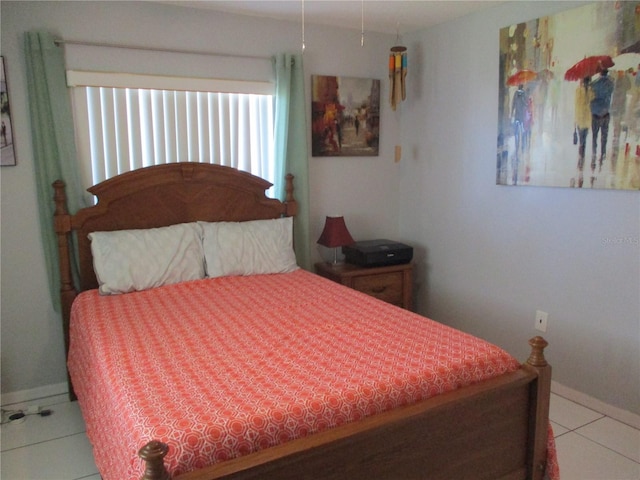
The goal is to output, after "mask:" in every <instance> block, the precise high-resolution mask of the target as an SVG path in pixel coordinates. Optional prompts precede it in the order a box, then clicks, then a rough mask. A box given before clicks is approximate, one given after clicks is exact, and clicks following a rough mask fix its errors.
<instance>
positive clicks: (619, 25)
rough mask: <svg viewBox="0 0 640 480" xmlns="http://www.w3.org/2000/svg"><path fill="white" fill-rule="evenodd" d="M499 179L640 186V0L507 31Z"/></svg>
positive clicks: (577, 10)
mask: <svg viewBox="0 0 640 480" xmlns="http://www.w3.org/2000/svg"><path fill="white" fill-rule="evenodd" d="M497 144H498V152H497V168H496V183H497V184H499V185H530V186H547V187H571V188H594V189H620V190H640V2H637V1H628V2H609V1H604V2H596V3H592V4H589V5H585V6H582V7H579V8H574V9H571V10H567V11H565V12H561V13H558V14H556V15H552V16H548V17H541V18H537V19H534V20H529V21H526V22H522V23H518V24H515V25H510V26H507V27H504V28H502V29H500V71H499V100H498V138H497Z"/></svg>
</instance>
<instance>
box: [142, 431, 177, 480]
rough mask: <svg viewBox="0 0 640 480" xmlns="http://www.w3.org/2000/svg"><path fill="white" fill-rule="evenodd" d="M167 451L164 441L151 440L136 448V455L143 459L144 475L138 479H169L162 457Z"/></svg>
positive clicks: (167, 447)
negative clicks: (138, 448)
mask: <svg viewBox="0 0 640 480" xmlns="http://www.w3.org/2000/svg"><path fill="white" fill-rule="evenodd" d="M168 451H169V446H168V445H167V444H166V443H162V442H159V441H157V440H152V441H150V442H149V443H147V444H146V445H145V446H144V447H142V448H141V449H140V450H138V456H139V457H140V458H141V459H142V460H144V461H145V469H144V475H143V476H142V477H140V480H170V479H171V476H170V475H169V472H168V471H167V469H166V467H165V466H164V457H165V455H166V454H167V452H168Z"/></svg>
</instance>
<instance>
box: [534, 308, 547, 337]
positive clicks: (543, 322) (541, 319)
mask: <svg viewBox="0 0 640 480" xmlns="http://www.w3.org/2000/svg"><path fill="white" fill-rule="evenodd" d="M548 317H549V314H548V313H547V312H543V311H542V310H536V324H535V327H536V330H540V331H541V332H546V331H547V319H548Z"/></svg>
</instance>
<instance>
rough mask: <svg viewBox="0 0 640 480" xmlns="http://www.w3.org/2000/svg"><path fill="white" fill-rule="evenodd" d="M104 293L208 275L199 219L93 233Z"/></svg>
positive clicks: (93, 251) (157, 285)
mask: <svg viewBox="0 0 640 480" xmlns="http://www.w3.org/2000/svg"><path fill="white" fill-rule="evenodd" d="M89 239H90V240H91V252H92V254H93V268H94V270H95V272H96V277H97V279H98V284H99V290H100V293H102V294H105V295H109V294H116V293H127V292H133V291H138V290H146V289H148V288H153V287H159V286H162V285H169V284H172V283H178V282H183V281H187V280H196V279H199V278H204V255H203V251H202V228H201V227H200V225H198V224H197V223H196V222H193V223H182V224H178V225H171V226H169V227H161V228H150V229H145V230H117V231H113V232H93V233H90V234H89Z"/></svg>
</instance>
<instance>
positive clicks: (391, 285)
mask: <svg viewBox="0 0 640 480" xmlns="http://www.w3.org/2000/svg"><path fill="white" fill-rule="evenodd" d="M353 288H354V289H355V290H358V291H360V292H363V293H366V294H367V295H371V296H372V297H376V298H379V299H380V300H384V301H385V302H388V303H393V304H394V305H398V306H402V272H393V273H381V274H378V275H367V276H362V277H358V276H356V277H354V278H353Z"/></svg>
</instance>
